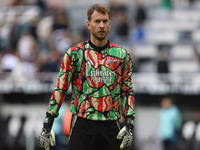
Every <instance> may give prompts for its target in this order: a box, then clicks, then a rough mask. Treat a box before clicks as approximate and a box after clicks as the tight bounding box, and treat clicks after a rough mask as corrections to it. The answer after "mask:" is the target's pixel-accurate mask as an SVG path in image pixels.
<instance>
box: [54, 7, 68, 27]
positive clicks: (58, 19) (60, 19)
mask: <svg viewBox="0 0 200 150" xmlns="http://www.w3.org/2000/svg"><path fill="white" fill-rule="evenodd" d="M68 25H69V18H68V16H67V14H66V13H65V9H64V8H62V7H58V8H57V9H56V14H55V17H54V23H53V30H59V29H61V30H66V29H67V28H68Z"/></svg>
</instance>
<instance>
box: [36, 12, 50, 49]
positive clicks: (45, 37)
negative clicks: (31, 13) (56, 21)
mask: <svg viewBox="0 0 200 150" xmlns="http://www.w3.org/2000/svg"><path fill="white" fill-rule="evenodd" d="M52 26H53V16H52V13H51V12H50V11H48V12H46V15H45V16H44V17H43V18H41V19H40V20H39V22H38V24H37V27H36V32H37V36H38V42H39V47H40V51H41V50H42V51H48V49H49V46H50V40H51V36H52Z"/></svg>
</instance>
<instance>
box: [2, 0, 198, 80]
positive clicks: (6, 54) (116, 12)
mask: <svg viewBox="0 0 200 150" xmlns="http://www.w3.org/2000/svg"><path fill="white" fill-rule="evenodd" d="M182 1H183V0H182ZM184 1H185V3H186V0H184ZM187 2H188V3H189V2H190V1H189V0H188V1H187ZM190 3H192V1H191V2H190ZM133 4H134V10H129V9H128V8H129V7H128V6H127V5H126V4H125V3H124V2H121V1H112V0H110V1H108V4H107V5H108V6H109V8H110V10H111V21H112V24H111V30H110V33H109V39H110V40H111V41H113V42H117V43H119V44H121V45H124V46H125V48H126V46H127V47H128V46H130V45H131V46H132V45H133V44H135V43H137V44H138V43H142V42H144V40H145V34H146V33H145V24H146V22H147V21H148V17H149V16H148V8H146V7H145V5H143V3H142V2H141V1H139V0H136V1H134V3H133ZM183 5H184V4H183ZM30 6H31V7H34V6H37V10H38V12H39V13H38V15H35V16H30V17H29V18H28V21H23V15H24V14H22V13H18V12H17V11H16V12H15V13H14V15H13V13H12V17H10V18H11V20H10V21H2V20H1V24H0V26H1V32H2V33H1V36H0V40H1V45H0V75H3V74H4V73H8V72H9V73H11V77H13V80H17V81H21V82H25V81H28V80H30V79H33V78H35V77H36V76H37V74H38V73H41V72H44V73H45V72H58V71H59V67H60V63H61V60H62V57H63V54H64V53H65V51H66V50H67V49H68V48H69V47H70V46H72V45H74V44H76V43H78V42H82V41H84V40H88V39H89V32H88V31H87V28H86V25H85V24H82V28H81V29H80V30H78V31H77V32H74V31H73V25H72V24H71V22H70V20H71V19H72V18H71V15H70V12H69V11H68V10H67V7H65V4H62V3H60V2H56V1H43V0H36V1H35V2H34V3H31V4H30V3H28V2H27V1H26V0H11V1H9V2H8V4H7V6H5V7H6V9H12V8H15V7H16V8H25V7H27V8H29V7H30ZM184 6H185V5H184ZM158 7H161V8H162V9H163V10H166V9H167V10H170V9H172V1H171V0H162V2H161V4H160V5H159V6H158ZM131 11H132V14H131V15H130V12H131ZM5 28H6V34H3V33H4V32H3V31H4V30H5ZM72 31H73V32H72ZM129 51H131V52H130V53H131V54H132V55H134V54H133V52H132V50H129ZM196 53H198V51H196ZM167 59H169V56H168V53H166V51H164V52H162V51H161V54H160V56H158V61H159V62H158V66H157V67H158V69H157V70H158V72H160V73H168V72H169V69H168V64H167ZM134 61H135V67H134V71H135V72H137V71H138V68H137V65H138V64H137V62H136V61H137V58H135V59H134ZM44 80H45V79H44ZM46 80H48V79H46Z"/></svg>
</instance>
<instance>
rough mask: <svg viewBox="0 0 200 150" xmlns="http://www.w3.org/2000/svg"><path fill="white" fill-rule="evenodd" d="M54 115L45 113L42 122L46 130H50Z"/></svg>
mask: <svg viewBox="0 0 200 150" xmlns="http://www.w3.org/2000/svg"><path fill="white" fill-rule="evenodd" d="M53 121H54V117H53V116H51V115H48V114H47V115H46V117H45V118H44V122H43V128H45V129H46V132H47V133H49V132H50V131H51V128H52V125H53Z"/></svg>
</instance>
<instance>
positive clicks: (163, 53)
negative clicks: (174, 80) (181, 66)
mask: <svg viewBox="0 0 200 150" xmlns="http://www.w3.org/2000/svg"><path fill="white" fill-rule="evenodd" d="M159 54H160V57H159V59H158V62H157V72H158V73H169V64H168V59H169V56H168V55H169V54H168V51H167V50H160V52H159Z"/></svg>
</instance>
